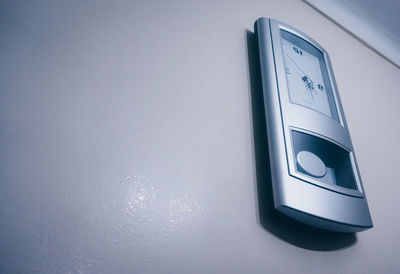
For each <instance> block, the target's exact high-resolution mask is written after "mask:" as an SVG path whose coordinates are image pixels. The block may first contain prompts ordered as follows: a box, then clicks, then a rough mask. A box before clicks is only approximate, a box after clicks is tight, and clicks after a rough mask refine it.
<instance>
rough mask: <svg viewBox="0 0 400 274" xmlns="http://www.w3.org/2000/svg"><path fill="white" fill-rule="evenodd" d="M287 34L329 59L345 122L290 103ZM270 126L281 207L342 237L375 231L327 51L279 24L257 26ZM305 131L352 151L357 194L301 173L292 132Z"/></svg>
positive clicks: (275, 188)
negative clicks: (283, 39) (284, 49)
mask: <svg viewBox="0 0 400 274" xmlns="http://www.w3.org/2000/svg"><path fill="white" fill-rule="evenodd" d="M281 29H283V30H285V31H288V32H290V33H292V34H294V35H296V36H298V37H300V38H302V39H304V40H305V41H307V42H309V43H310V44H312V45H313V46H315V47H316V48H317V49H318V50H320V51H321V52H322V53H323V55H324V59H325V64H326V66H327V71H328V76H329V81H330V83H331V86H332V92H333V95H334V100H335V103H336V107H337V113H338V117H339V122H338V121H335V120H334V119H332V118H330V117H328V116H326V115H323V114H322V113H319V112H317V111H314V110H311V109H308V108H305V107H303V106H300V105H297V104H293V103H291V102H290V101H289V92H288V85H287V80H286V75H285V64H284V57H283V52H282V46H281ZM255 32H256V35H257V40H258V48H259V57H260V67H261V76H262V86H263V97H264V104H265V116H266V121H267V134H268V147H269V157H270V165H271V175H272V178H271V179H272V188H273V196H274V205H275V208H276V209H277V210H278V211H280V212H282V213H284V214H286V215H288V216H290V217H292V218H293V219H296V220H298V221H301V222H303V223H306V224H309V225H312V226H314V227H318V228H321V229H326V230H331V231H337V232H357V231H362V230H365V229H368V228H371V227H372V226H373V225H372V220H371V216H370V213H369V209H368V204H367V200H366V197H365V193H364V189H363V186H362V182H361V178H360V175H359V171H358V167H357V162H356V159H355V156H354V151H353V145H352V143H351V139H350V135H349V131H348V128H347V124H346V120H345V117H344V114H343V109H342V105H341V102H340V98H339V94H338V91H337V86H336V81H335V78H334V75H333V70H332V66H331V62H330V59H329V56H328V54H327V52H326V51H325V50H324V48H322V47H321V46H320V45H319V44H318V43H317V42H316V41H314V40H313V39H311V38H310V37H308V36H307V35H305V34H303V33H302V32H300V31H298V30H296V29H295V28H293V27H290V26H288V25H286V24H283V23H281V22H278V21H276V20H273V19H267V18H260V19H258V20H257V21H256V22H255ZM293 130H295V131H297V132H303V133H306V134H310V135H312V136H316V137H318V138H321V139H324V140H327V141H329V142H330V143H333V144H335V145H337V146H339V147H341V148H343V149H344V150H346V151H348V152H349V156H350V159H351V166H352V170H353V172H354V179H355V181H356V184H357V189H350V188H345V187H341V186H338V185H333V184H325V183H321V182H320V181H319V180H317V179H313V178H310V177H309V176H305V175H304V174H302V173H301V172H298V171H297V170H296V159H295V155H294V152H293V151H294V150H293V141H292V132H293Z"/></svg>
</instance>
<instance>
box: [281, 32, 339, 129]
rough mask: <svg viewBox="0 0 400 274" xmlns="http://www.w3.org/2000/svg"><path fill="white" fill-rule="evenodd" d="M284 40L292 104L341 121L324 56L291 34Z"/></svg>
mask: <svg viewBox="0 0 400 274" xmlns="http://www.w3.org/2000/svg"><path fill="white" fill-rule="evenodd" d="M281 38H282V39H281V41H282V51H283V56H284V61H285V73H286V79H287V83H288V89H289V97H290V101H291V102H292V103H294V104H298V105H301V106H304V107H307V108H310V109H313V110H315V111H318V112H320V113H322V114H325V115H326V116H328V117H330V118H332V119H334V120H336V121H338V114H337V110H336V104H335V100H334V97H333V92H332V87H331V85H330V81H329V77H328V72H327V69H326V64H325V59H324V55H323V53H322V52H321V51H319V50H318V49H317V48H316V47H314V46H313V45H311V44H310V43H309V42H307V41H305V40H304V39H302V38H300V37H298V36H296V35H294V34H292V33H290V32H287V31H284V30H281Z"/></svg>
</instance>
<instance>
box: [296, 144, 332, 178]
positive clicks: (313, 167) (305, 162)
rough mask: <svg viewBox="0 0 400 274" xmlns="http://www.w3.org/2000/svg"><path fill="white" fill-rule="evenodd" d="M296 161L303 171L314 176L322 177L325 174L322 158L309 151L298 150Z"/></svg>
mask: <svg viewBox="0 0 400 274" xmlns="http://www.w3.org/2000/svg"><path fill="white" fill-rule="evenodd" d="M296 158H297V163H298V164H299V165H300V167H301V168H302V169H303V170H304V171H305V173H307V174H309V175H311V176H314V177H318V178H321V177H324V176H325V174H326V166H325V164H324V162H322V160H321V159H320V158H319V157H318V156H317V155H315V154H314V153H311V152H309V151H304V150H303V151H300V152H299V153H297V156H296Z"/></svg>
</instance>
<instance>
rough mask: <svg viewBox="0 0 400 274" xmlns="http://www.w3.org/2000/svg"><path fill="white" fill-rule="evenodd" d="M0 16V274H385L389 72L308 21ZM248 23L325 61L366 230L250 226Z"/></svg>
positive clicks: (393, 92)
mask: <svg viewBox="0 0 400 274" xmlns="http://www.w3.org/2000/svg"><path fill="white" fill-rule="evenodd" d="M0 5H1V6H0V41H1V42H0V87H1V90H0V227H1V233H0V270H1V271H0V272H2V273H35V272H40V273H134V272H136V273H396V272H397V273H398V271H399V269H400V253H399V252H398V250H399V248H400V237H399V232H400V218H399V217H400V214H399V201H400V199H399V193H400V184H399V183H400V179H399V175H398V174H399V173H398V172H399V164H400V161H399V158H398V157H399V155H400V146H399V145H398V143H399V134H400V123H399V121H398V119H399V117H400V107H399V106H398V104H399V102H400V92H399V86H400V71H399V69H397V68H396V67H394V66H393V65H391V64H389V63H388V62H387V61H385V60H383V59H382V58H381V57H379V56H377V55H376V54H375V53H374V52H372V51H371V50H369V49H368V48H366V47H364V46H363V45H362V44H360V42H358V41H357V40H355V39H354V38H352V37H351V36H349V35H348V34H347V33H345V32H344V31H343V30H341V29H340V28H339V27H337V26H336V25H335V24H333V23H332V22H330V21H329V20H327V19H325V18H324V17H323V16H321V15H320V14H319V13H318V12H316V11H315V10H313V9H312V8H311V7H310V6H308V5H307V4H305V3H303V2H301V1H290V0H284V1H270V0H263V1H196V2H191V1H158V2H156V1H136V2H134V1H127V2H123V1H121V2H118V3H117V2H115V1H105V2H100V1H86V2H82V1H75V2H70V1H64V2H63V3H56V2H55V1H41V2H38V1H31V2H26V3H22V2H18V3H17V2H16V1H8V3H6V1H2V3H1V4H0ZM261 16H265V17H272V18H275V19H278V20H280V21H283V22H285V23H287V24H290V25H292V26H295V27H297V28H298V29H300V30H303V31H304V32H305V33H307V34H308V35H310V36H311V37H313V38H314V39H315V40H317V41H318V42H320V44H321V45H322V46H323V47H325V48H326V49H327V51H328V52H329V53H330V56H331V59H332V63H333V67H334V71H335V73H336V79H337V82H338V87H339V92H340V95H341V98H342V103H343V107H344V111H345V114H346V118H347V122H348V125H349V128H350V133H351V136H352V140H353V145H354V147H355V150H356V155H357V159H358V164H359V168H360V172H361V175H362V179H363V182H364V187H365V190H366V193H367V197H368V201H369V206H370V210H371V214H372V218H373V221H374V225H375V227H374V228H373V229H371V230H368V231H366V232H362V233H358V234H356V235H354V234H351V235H336V234H335V235H334V234H324V233H321V232H318V231H312V230H308V229H306V228H303V227H301V226H296V225H293V224H291V223H290V222H289V221H287V220H285V219H284V218H282V220H279V218H276V217H274V218H272V217H271V219H269V215H268V214H267V213H265V210H264V207H265V205H266V204H268V201H267V198H266V197H267V196H268V195H267V193H266V192H267V191H266V190H267V189H266V188H265V187H264V185H265V184H264V181H266V178H267V175H266V174H267V171H266V170H265V169H263V163H264V162H263V159H264V160H265V159H267V158H268V156H265V152H266V148H265V145H264V146H263V145H262V140H263V138H265V133H263V130H262V118H260V117H261V116H260V111H259V110H260V109H259V107H260V103H259V96H258V95H257V92H255V91H257V90H258V89H257V81H258V80H257V76H255V75H256V74H255V72H256V71H257V70H256V69H255V67H256V66H254V60H255V58H254V50H253V47H252V45H253V44H252V36H251V33H250V32H249V30H250V31H253V22H254V21H255V20H256V19H257V18H258V17H261ZM257 96H258V97H257ZM255 148H257V153H256V152H255V151H256V150H255ZM264 196H265V197H264Z"/></svg>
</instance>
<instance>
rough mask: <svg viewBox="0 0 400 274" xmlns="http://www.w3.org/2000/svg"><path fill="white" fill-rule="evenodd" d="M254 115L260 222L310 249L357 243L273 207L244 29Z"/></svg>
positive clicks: (260, 108)
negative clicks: (307, 223) (284, 213)
mask: <svg viewBox="0 0 400 274" xmlns="http://www.w3.org/2000/svg"><path fill="white" fill-rule="evenodd" d="M245 39H246V42H247V54H248V65H249V78H250V79H249V80H250V81H249V82H250V92H251V107H252V117H253V137H254V149H255V165H256V178H257V179H256V184H257V195H258V216H259V221H260V224H261V226H262V227H263V228H265V229H266V230H267V231H269V232H270V233H272V234H273V235H275V236H276V237H278V238H280V239H282V240H284V241H286V242H288V243H290V244H293V245H295V246H298V247H301V248H305V249H309V250H320V251H328V250H338V249H343V248H346V247H350V246H352V245H354V244H355V243H357V237H356V234H355V233H335V232H329V231H324V230H319V229H316V228H313V227H311V226H308V225H305V224H303V223H300V222H297V221H295V220H293V219H291V218H289V217H287V216H286V215H283V214H282V213H280V212H278V211H277V210H275V208H274V205H273V196H272V183H271V173H270V165H269V154H268V139H267V128H266V124H265V116H264V101H263V92H262V83H261V71H260V64H259V59H258V46H257V40H256V35H255V34H254V33H253V32H251V31H249V30H247V29H245Z"/></svg>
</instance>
